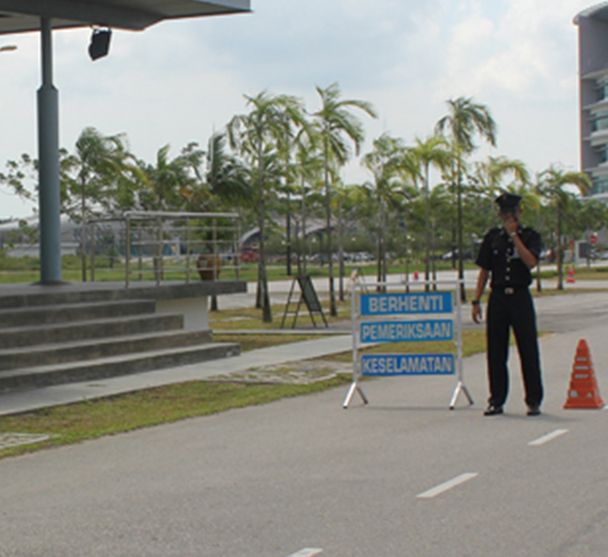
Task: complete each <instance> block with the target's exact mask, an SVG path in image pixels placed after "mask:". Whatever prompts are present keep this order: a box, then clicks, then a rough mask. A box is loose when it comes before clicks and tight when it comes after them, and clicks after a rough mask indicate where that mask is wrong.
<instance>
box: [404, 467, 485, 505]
mask: <svg viewBox="0 0 608 557" xmlns="http://www.w3.org/2000/svg"><path fill="white" fill-rule="evenodd" d="M478 475H479V474H477V473H476V472H475V473H467V474H461V475H460V476H457V477H455V478H454V479H452V480H449V481H447V482H444V483H442V484H440V485H438V486H436V487H433V488H431V489H429V490H428V491H425V492H424V493H420V494H419V495H416V497H418V499H432V498H433V497H437V495H441V494H442V493H444V492H446V491H448V490H450V489H453V488H454V487H456V486H459V485H460V484H463V483H464V482H468V481H469V480H472V479H473V478H475V477H477V476H478Z"/></svg>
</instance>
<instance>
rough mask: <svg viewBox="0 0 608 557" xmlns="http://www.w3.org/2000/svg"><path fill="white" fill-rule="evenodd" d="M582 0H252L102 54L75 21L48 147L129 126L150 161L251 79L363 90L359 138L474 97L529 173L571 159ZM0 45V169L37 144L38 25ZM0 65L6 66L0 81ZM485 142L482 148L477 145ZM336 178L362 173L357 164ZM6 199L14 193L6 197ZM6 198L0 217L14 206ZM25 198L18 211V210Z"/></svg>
mask: <svg viewBox="0 0 608 557" xmlns="http://www.w3.org/2000/svg"><path fill="white" fill-rule="evenodd" d="M587 5H588V0H552V1H551V2H547V0H493V1H492V2H488V1H487V0H459V1H458V2H454V1H453V0H427V1H425V2H419V1H416V0H376V1H374V2H369V1H367V2H365V1H363V0H331V1H328V0H307V2H300V3H296V2H293V1H289V0H253V8H254V13H253V14H249V15H240V16H234V17H214V18H208V19H200V20H186V21H175V22H166V23H162V24H159V25H156V26H154V27H152V28H150V29H149V30H146V31H145V32H142V33H129V32H120V31H116V32H114V35H113V38H112V45H111V51H110V55H109V56H108V57H107V58H104V59H101V60H99V61H97V62H94V63H93V62H91V61H90V60H89V59H88V54H87V51H86V48H87V46H88V41H89V35H90V31H89V30H76V31H62V32H57V33H55V36H54V37H55V68H56V71H55V82H56V84H57V87H58V89H59V91H60V103H61V106H60V117H61V144H62V145H64V146H66V147H69V148H71V147H72V146H73V144H74V142H75V140H76V138H77V137H78V135H79V133H80V132H81V131H82V129H83V128H84V127H86V126H95V127H97V128H98V129H99V130H100V131H101V132H102V133H106V134H114V133H119V132H124V133H126V134H127V136H128V138H129V140H130V144H131V148H132V150H133V151H134V153H135V154H136V155H137V156H140V157H141V158H144V159H146V160H151V159H152V158H153V157H154V156H155V154H156V151H157V150H158V149H159V148H160V147H161V146H163V145H165V144H166V143H170V144H171V145H172V147H173V149H174V150H175V151H178V150H179V149H180V148H181V147H182V146H184V145H185V144H187V143H188V142H190V141H199V142H200V143H205V142H206V141H207V138H208V137H209V135H210V133H211V131H212V130H213V129H214V128H215V129H216V130H217V129H219V128H221V127H222V126H223V125H224V124H225V123H226V122H227V121H228V120H229V119H230V118H231V116H232V115H234V114H236V113H240V112H243V111H244V110H245V103H244V99H243V94H250V95H254V94H257V93H258V92H260V91H261V90H263V89H268V90H270V91H272V92H273V93H289V94H293V95H297V96H299V97H301V98H303V99H304V100H305V102H306V104H307V106H308V107H309V109H310V110H314V109H316V108H317V107H318V97H317V95H316V92H315V90H314V86H315V85H320V86H327V85H329V84H330V83H333V82H334V81H338V82H339V83H340V85H341V88H342V91H343V94H344V97H347V98H360V99H365V100H369V101H371V102H372V103H373V104H374V105H375V107H376V109H377V110H378V112H379V113H380V118H379V119H378V120H372V119H370V118H367V117H363V118H362V120H363V122H364V125H365V127H366V130H367V138H368V139H367V143H366V145H367V146H369V145H371V141H372V140H373V138H374V137H377V136H378V135H379V134H380V133H382V132H383V131H390V132H391V133H392V134H394V135H397V136H400V137H403V138H404V139H405V141H406V142H412V141H413V140H414V138H415V137H416V136H418V137H426V136H428V135H429V134H430V133H432V131H433V127H434V125H435V122H436V121H437V120H438V119H439V118H440V117H441V116H443V115H444V114H445V111H446V105H445V101H446V100H447V99H450V98H455V97H457V96H460V95H465V96H471V97H473V98H474V99H475V100H476V101H477V102H482V103H484V104H487V105H488V107H489V108H490V110H491V111H492V114H493V115H494V117H495V119H496V121H497V122H498V125H499V138H498V139H499V147H500V153H501V154H505V155H507V156H512V157H517V158H521V159H522V160H524V161H525V162H526V163H527V164H529V165H530V167H531V169H532V170H541V169H542V168H544V167H546V166H548V165H549V164H551V163H552V162H558V161H561V162H562V163H563V164H564V165H565V166H567V167H576V164H577V160H578V147H577V141H578V123H577V118H578V116H577V106H578V105H577V89H578V88H577V67H576V63H577V62H576V61H577V52H576V49H577V41H576V33H577V30H576V27H575V26H574V25H573V24H572V18H573V17H574V15H576V13H578V12H579V11H580V10H582V9H584V8H586V7H587ZM7 42H11V43H18V45H19V49H18V51H16V52H13V53H6V54H0V71H1V72H2V75H3V81H2V84H3V86H2V87H1V88H0V166H1V165H2V163H3V161H4V160H6V159H8V158H14V157H16V156H18V155H19V154H20V153H21V152H24V151H25V152H29V153H30V154H35V152H36V90H37V88H38V87H39V83H40V75H39V74H40V69H39V66H40V62H39V53H38V49H39V45H38V37H37V35H36V34H28V35H19V36H16V37H10V38H8V37H7V38H6V40H5V39H0V44H5V43H7ZM5 76H6V78H5ZM485 154H487V150H480V152H479V154H478V156H480V157H481V156H484V155H485ZM345 176H346V179H347V180H348V181H353V180H359V179H364V178H365V177H366V175H365V172H364V171H363V170H361V169H360V168H359V167H358V165H357V164H356V162H353V163H352V164H351V165H349V168H348V170H347V171H346V173H345ZM14 207H17V208H18V207H19V204H14ZM16 211H17V209H14V208H13V205H11V204H5V203H4V197H3V199H2V206H1V209H0V217H1V216H3V215H6V214H11V213H12V214H16ZM28 211H29V209H28Z"/></svg>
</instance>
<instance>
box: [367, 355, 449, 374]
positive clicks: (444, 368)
mask: <svg viewBox="0 0 608 557" xmlns="http://www.w3.org/2000/svg"><path fill="white" fill-rule="evenodd" d="M454 362H455V360H454V355H453V354H366V355H363V356H361V373H362V374H363V375H371V376H386V375H454V374H455V373H456V366H455V363H454Z"/></svg>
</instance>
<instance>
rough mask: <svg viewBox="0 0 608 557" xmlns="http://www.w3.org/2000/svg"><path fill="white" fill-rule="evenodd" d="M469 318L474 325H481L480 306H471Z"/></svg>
mask: <svg viewBox="0 0 608 557" xmlns="http://www.w3.org/2000/svg"><path fill="white" fill-rule="evenodd" d="M471 317H472V318H473V321H474V322H475V323H481V320H482V314H481V304H473V305H472V306H471Z"/></svg>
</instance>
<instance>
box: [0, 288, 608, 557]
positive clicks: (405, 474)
mask: <svg viewBox="0 0 608 557" xmlns="http://www.w3.org/2000/svg"><path fill="white" fill-rule="evenodd" d="M607 298H608V296H606V295H605V294H579V295H575V296H565V297H558V298H544V299H542V300H540V301H539V321H540V322H541V323H546V324H553V325H554V326H553V327H551V329H552V330H556V331H558V332H557V333H556V334H551V335H546V336H545V337H543V340H542V345H541V351H542V361H543V372H544V377H545V387H546V391H547V395H546V401H545V404H544V405H543V410H544V414H543V415H542V416H540V417H538V418H528V417H526V416H525V407H524V404H523V401H522V398H523V395H522V391H521V381H520V379H519V376H518V373H519V371H518V366H517V358H516V357H515V356H514V357H513V358H512V367H513V370H512V374H511V375H512V390H511V395H510V398H509V402H508V405H507V407H506V414H505V415H504V416H500V417H493V418H486V417H483V416H482V415H481V413H482V409H483V407H484V406H485V402H484V399H485V397H486V382H485V366H484V357H483V355H478V356H475V357H473V358H469V359H467V360H466V361H465V381H466V384H467V386H468V388H469V390H470V391H471V393H472V395H473V398H474V399H475V405H474V406H472V407H468V406H466V405H465V404H464V401H463V400H460V401H459V403H458V407H457V409H456V410H454V411H449V410H448V409H447V406H448V403H449V399H450V396H451V393H452V390H453V387H454V383H453V378H441V377H427V378H393V379H382V380H377V381H370V382H366V383H365V384H364V389H365V392H366V394H367V396H368V398H369V400H370V404H369V405H368V406H363V405H362V404H361V403H360V401H359V400H357V399H355V400H354V401H353V404H352V406H351V407H350V408H349V409H348V410H343V409H342V408H341V403H342V400H343V398H344V395H345V389H335V390H332V391H328V392H325V393H321V394H319V395H314V396H309V397H304V398H297V399H291V400H283V401H279V402H277V403H273V404H270V405H266V406H262V407H256V408H247V409H243V410H238V411H231V412H227V413H224V414H221V415H217V416H212V417H207V418H201V419H194V420H188V421H184V422H180V423H177V424H172V425H168V426H162V427H157V428H152V429H147V430H143V431H138V432H133V433H129V434H124V435H118V436H114V437H110V438H105V439H101V440H97V441H92V442H87V443H83V444H81V445H77V446H73V447H65V448H60V449H55V450H50V451H45V452H41V453H37V454H33V455H29V456H24V457H19V458H14V459H8V460H3V461H0V477H1V478H2V480H1V486H2V487H1V488H0V518H1V520H0V556H2V557H16V556H19V557H38V556H40V557H43V556H44V557H55V556H57V557H60V556H61V557H71V556H104V557H105V556H113V557H118V556H125V557H126V556H129V557H134V556H146V557H154V556H163V557H169V556H180V557H181V556H188V557H190V556H192V557H194V556H197V557H201V556H202V557H294V556H297V557H312V556H315V555H321V557H325V556H336V557H363V556H365V557H395V556H412V557H440V556H441V557H443V556H448V557H482V556H483V557H487V556H488V555H490V556H492V557H513V556H519V555H522V556H526V557H598V556H603V555H608V537H607V536H606V535H605V532H606V531H607V529H608V502H607V498H606V495H607V493H608V468H607V466H606V462H607V461H608V443H607V441H608V429H607V428H606V420H607V419H608V413H607V412H606V411H604V410H563V409H562V405H563V403H564V401H565V397H566V392H567V387H568V381H569V378H570V374H571V371H572V363H573V357H574V350H575V348H576V344H577V342H578V340H579V339H580V338H585V339H586V340H587V341H588V342H589V345H590V347H591V352H592V358H593V362H594V365H595V370H596V375H597V377H598V381H599V384H600V388H601V387H602V385H604V387H605V389H608V377H607V376H606V368H607V367H608V343H607V342H606V338H607V337H608V311H606V309H608V308H606V303H607V302H606V299H607Z"/></svg>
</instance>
